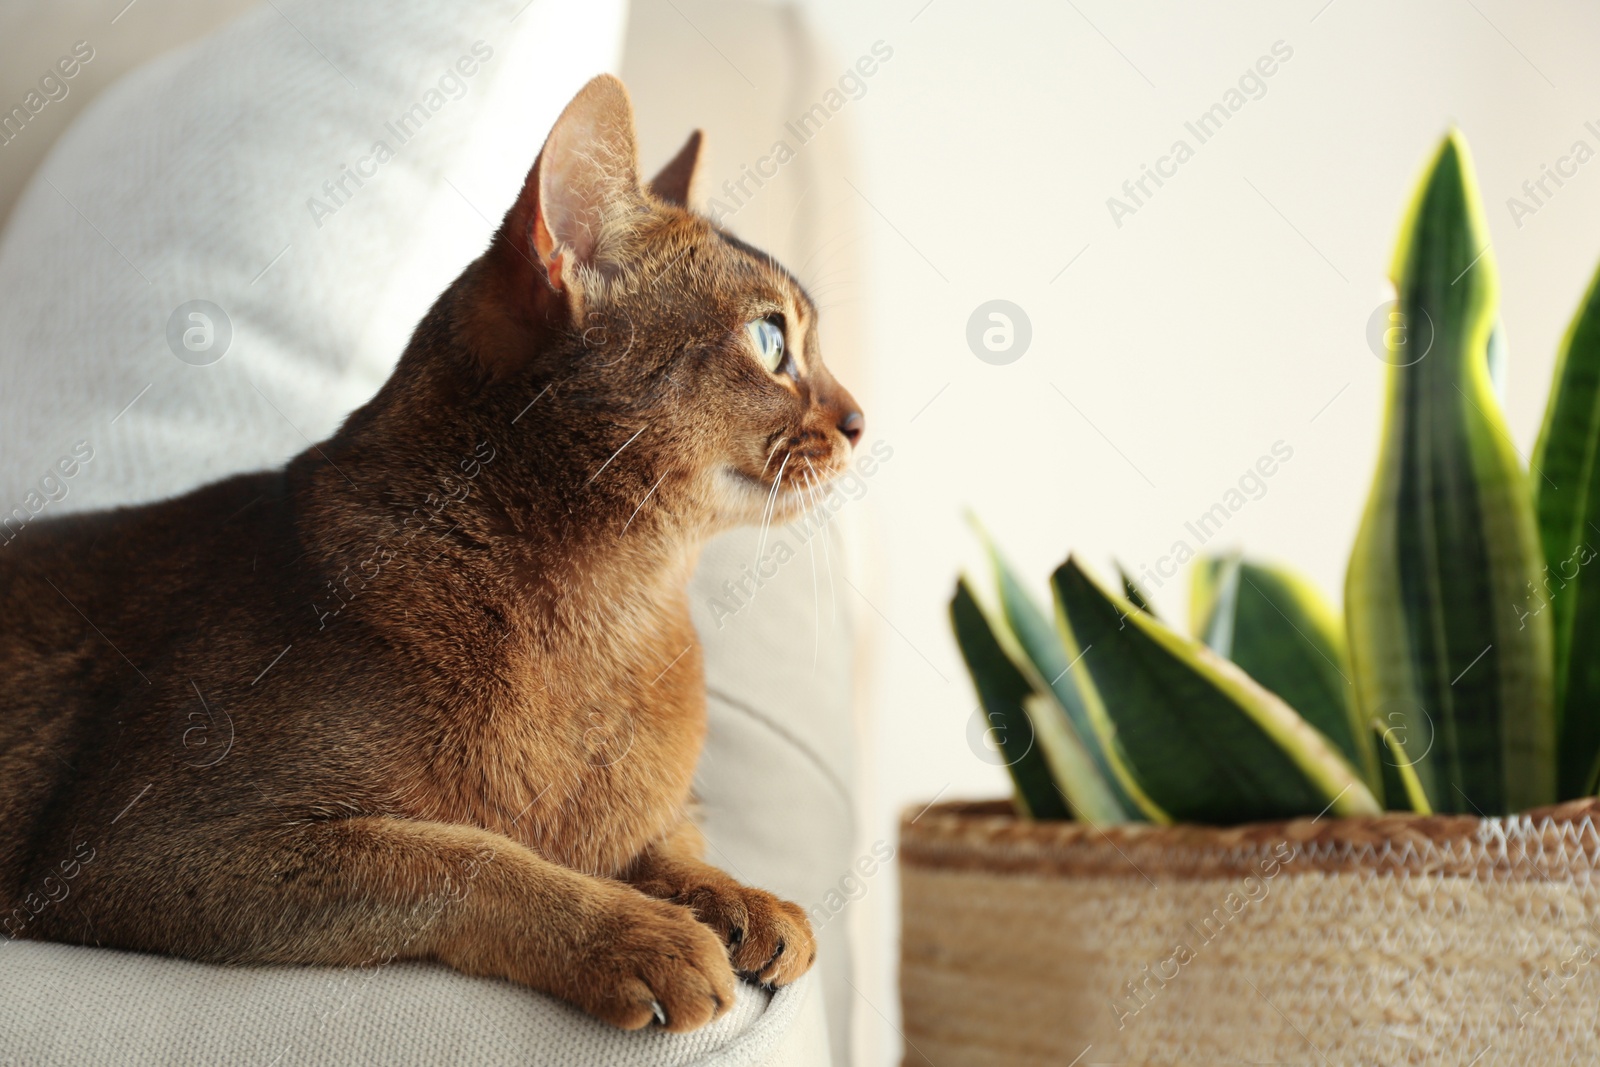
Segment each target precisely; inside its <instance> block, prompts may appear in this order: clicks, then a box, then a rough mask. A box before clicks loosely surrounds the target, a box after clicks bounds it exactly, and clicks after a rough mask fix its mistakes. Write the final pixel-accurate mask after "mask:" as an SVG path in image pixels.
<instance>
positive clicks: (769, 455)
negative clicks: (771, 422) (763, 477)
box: [761, 437, 784, 474]
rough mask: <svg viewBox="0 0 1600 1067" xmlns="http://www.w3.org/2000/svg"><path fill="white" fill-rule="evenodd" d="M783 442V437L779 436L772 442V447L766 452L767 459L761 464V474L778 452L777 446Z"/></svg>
mask: <svg viewBox="0 0 1600 1067" xmlns="http://www.w3.org/2000/svg"><path fill="white" fill-rule="evenodd" d="M783 442H784V439H783V438H782V437H779V438H778V439H777V440H776V441H774V442H772V449H771V451H769V452H768V453H767V461H766V462H765V463H763V464H762V465H761V473H762V474H765V473H767V468H768V467H770V466H772V457H773V456H776V455H777V454H778V448H779V446H781V445H782V444H783Z"/></svg>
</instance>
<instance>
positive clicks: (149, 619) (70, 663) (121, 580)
mask: <svg viewBox="0 0 1600 1067" xmlns="http://www.w3.org/2000/svg"><path fill="white" fill-rule="evenodd" d="M282 483H283V475H282V474H281V473H280V472H270V473H262V474H251V475H242V476H239V477H235V478H229V479H227V480H225V481H221V482H217V483H214V484H212V485H208V486H205V487H203V488H201V489H197V490H195V491H194V492H191V493H188V494H186V495H184V496H180V497H175V498H173V499H171V500H164V501H159V502H156V503H153V504H147V505H142V506H139V507H131V508H118V509H114V510H110V511H99V512H88V513H84V514H78V515H68V516H63V517H60V518H54V519H49V520H44V521H38V522H34V523H30V524H29V525H28V526H27V527H26V528H25V529H24V530H22V531H21V532H20V533H19V535H18V536H17V537H16V538H15V539H13V540H12V541H11V542H9V543H7V544H6V545H5V546H4V547H0V748H4V747H6V746H7V744H8V741H9V740H10V738H9V737H8V734H10V733H14V732H15V730H16V729H17V728H18V727H22V728H29V725H30V724H28V723H24V722H19V721H18V719H19V716H21V715H23V713H24V712H25V711H26V710H27V709H30V708H37V709H43V710H45V711H47V712H49V713H50V714H51V715H52V716H59V715H64V714H67V713H69V712H70V711H72V710H73V704H74V703H75V701H77V700H79V699H82V698H83V696H84V695H85V694H88V693H91V692H105V691H107V690H114V689H116V688H118V686H119V681H120V683H121V684H127V683H134V682H139V681H140V678H141V673H140V665H141V664H146V665H147V664H149V663H151V662H153V661H155V660H157V659H159V658H160V657H161V655H162V654H163V652H164V650H165V649H166V648H168V647H169V646H170V645H171V643H172V642H173V640H174V639H175V638H176V637H177V636H179V635H180V634H182V633H187V632H193V630H194V629H195V628H196V627H197V626H199V625H203V623H204V620H205V619H206V617H207V616H208V615H210V614H211V613H212V612H214V611H215V610H218V609H219V608H220V607H222V606H224V604H225V602H226V601H227V600H228V599H229V594H230V591H237V590H238V589H239V588H240V587H241V585H242V584H244V583H242V582H241V580H240V579H241V577H242V573H241V572H243V571H254V572H259V570H260V567H261V565H262V563H263V561H262V560H261V558H260V557H261V556H262V554H263V550H269V551H270V556H271V562H272V563H274V564H278V565H281V558H282V555H283V552H282V547H281V546H282V545H283V544H284V540H285V533H286V531H287V530H288V528H289V526H290V523H289V522H288V518H287V515H286V506H285V500H284V492H283V487H282Z"/></svg>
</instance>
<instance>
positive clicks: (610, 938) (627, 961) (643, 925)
mask: <svg viewBox="0 0 1600 1067" xmlns="http://www.w3.org/2000/svg"><path fill="white" fill-rule="evenodd" d="M566 985H567V987H568V988H567V990H566V991H565V993H566V995H567V997H568V999H570V1000H571V1001H573V1002H574V1003H576V1004H577V1005H578V1006H579V1007H581V1008H583V1009H584V1010H585V1011H587V1012H588V1013H589V1014H591V1015H594V1016H596V1017H597V1018H600V1019H603V1020H605V1021H606V1022H608V1023H611V1024H612V1025H613V1026H618V1027H621V1028H622V1029H624V1030H637V1029H640V1028H641V1027H644V1026H648V1025H650V1023H652V1022H655V1023H658V1024H659V1025H661V1026H662V1027H663V1028H664V1029H667V1030H673V1031H679V1032H682V1031H685V1030H697V1029H699V1028H700V1027H702V1026H704V1025H705V1024H706V1023H708V1022H710V1021H711V1020H712V1019H715V1018H717V1017H718V1016H720V1015H722V1013H723V1012H725V1011H727V1010H728V1009H729V1008H731V1007H733V998H734V986H735V982H734V976H733V970H732V968H731V967H729V965H728V955H727V952H726V951H725V949H724V948H723V946H722V944H721V943H720V942H719V941H718V939H717V936H716V934H714V933H713V932H712V931H711V930H710V929H708V928H707V927H706V926H705V925H704V924H702V923H701V922H700V921H699V920H698V919H696V918H695V916H694V914H693V913H691V912H690V911H689V909H687V908H683V907H679V906H678V905H676V904H672V903H669V902H667V901H664V900H652V899H650V898H648V897H643V896H638V895H631V896H630V898H629V899H627V900H626V901H625V903H624V906H622V907H620V908H617V909H616V910H613V911H611V913H610V914H609V915H607V916H606V918H605V920H604V923H603V926H602V929H601V930H600V931H598V932H597V933H596V935H595V936H594V937H592V939H591V941H590V944H589V945H588V946H587V949H586V951H585V952H584V955H583V958H582V959H580V960H578V961H576V963H575V965H574V967H573V969H572V971H571V973H570V974H569V976H568V981H567V983H566Z"/></svg>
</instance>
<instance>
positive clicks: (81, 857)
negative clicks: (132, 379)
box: [0, 76, 863, 1031]
mask: <svg viewBox="0 0 1600 1067" xmlns="http://www.w3.org/2000/svg"><path fill="white" fill-rule="evenodd" d="M700 145H701V137H700V134H699V132H698V131H697V132H696V133H695V134H694V135H692V136H691V137H690V138H689V141H688V143H687V144H686V145H685V146H684V147H683V149H682V150H681V151H680V152H679V153H678V155H677V156H676V157H675V158H674V159H673V160H672V161H671V162H670V163H669V164H668V165H667V166H666V168H665V169H664V170H663V171H662V172H661V173H660V174H659V175H658V176H657V177H656V178H655V179H654V180H653V181H651V182H650V183H649V185H648V186H645V185H643V184H641V181H640V179H639V177H638V165H637V149H636V146H635V140H634V128H633V113H632V108H631V104H630V102H629V100H628V97H627V93H626V90H625V89H624V88H623V86H622V83H621V82H619V81H618V80H616V79H615V78H612V77H609V76H601V77H598V78H596V79H594V80H593V81H591V82H590V83H589V84H588V85H587V86H586V87H585V88H584V89H583V90H582V91H581V92H580V93H579V94H578V95H577V96H576V97H575V98H574V99H573V100H572V102H571V103H570V104H569V105H568V106H567V108H566V109H565V111H563V113H562V114H561V117H560V118H559V119H558V121H557V122H556V124H555V126H554V127H553V129H552V130H551V132H550V134H549V137H548V139H547V141H546V142H545V145H544V147H543V149H542V151H541V152H540V153H539V156H538V157H537V159H536V160H535V162H534V165H533V168H532V170H531V171H530V173H529V175H528V178H527V180H526V182H525V184H524V187H523V188H522V190H521V192H520V194H519V196H518V198H517V201H516V203H515V204H514V205H513V206H512V208H511V209H510V211H509V213H508V214H507V215H506V217H505V220H504V222H503V223H502V225H501V226H500V228H499V229H498V231H497V232H496V234H495V236H494V238H493V240H492V241H491V243H490V245H489V247H488V249H487V251H486V252H485V253H484V254H483V255H482V256H481V257H480V258H479V259H478V260H476V261H475V262H473V263H472V264H471V265H470V266H468V267H467V269H466V270H465V271H464V272H463V273H462V274H461V276H460V277H459V278H457V279H456V281H455V282H454V283H452V284H451V286H450V287H449V288H448V289H447V290H446V291H445V292H444V294H443V295H442V296H441V297H440V298H439V299H438V301H437V302H436V303H435V304H434V306H433V307H432V309H431V310H430V311H429V312H428V313H427V315H426V316H425V317H424V318H423V319H422V321H421V323H420V324H419V325H418V327H417V329H416V331H415V333H414V335H413V337H412V339H411V341H410V343H409V344H408V346H407V347H406V349H405V352H404V353H403V355H402V356H401V357H400V360H399V362H398V365H397V366H396V368H395V371H394V373H393V375H392V376H391V377H390V378H389V379H388V381H387V382H386V383H385V384H384V385H383V387H382V388H381V389H380V390H379V391H378V393H377V394H376V395H375V396H374V397H373V399H372V400H371V401H370V402H368V403H367V404H366V405H364V406H363V407H361V408H359V409H358V410H357V411H355V412H354V413H353V414H351V415H350V416H349V418H348V419H347V420H346V421H345V423H344V424H343V426H342V427H341V428H340V429H339V430H338V432H337V433H335V434H334V435H333V436H332V437H331V438H329V439H328V440H326V441H324V442H322V443H321V444H318V445H314V446H312V447H311V448H309V449H308V450H306V451H305V452H303V453H302V454H300V455H299V456H297V457H295V458H294V459H293V460H292V461H290V462H289V464H288V465H287V467H286V468H285V469H282V470H278V471H272V472H267V473H259V474H250V475H243V476H239V477H234V478H229V479H226V480H224V481H221V482H218V483H215V484H212V485H209V486H206V487H203V488H201V489H198V490H195V491H194V492H191V493H189V494H188V495H185V496H181V497H178V498H176V499H172V500H168V501H164V502H160V503H156V504H152V505H148V506H143V507H136V508H126V509H119V510H115V511H109V512H101V513H93V514H84V515H67V516H63V517H59V518H53V519H50V520H46V521H41V522H39V523H38V524H36V525H34V526H30V527H29V529H28V530H27V531H26V533H27V536H26V537H19V538H18V539H16V540H15V541H14V542H13V543H11V544H10V545H9V546H8V547H7V548H6V549H5V550H4V551H3V552H0V679H3V683H0V684H3V688H0V925H3V928H4V930H5V932H6V934H7V935H8V936H11V937H27V938H38V939H45V940H54V941H65V942H74V943H81V944H91V945H103V946H109V947H116V948H121V949H130V950H138V951H146V952H158V953H167V954H171V955H176V956H182V957H187V958H190V959H196V960H207V961H215V962H224V963H295V964H322V965H338V966H350V965H362V964H372V963H378V962H384V961H388V960H397V959H421V960H434V961H439V962H442V963H444V964H447V965H449V966H451V967H453V968H455V969H457V970H459V971H462V972H465V973H467V974H471V975H490V976H498V977H501V978H506V979H510V980H512V981H514V982H519V983H522V984H523V985H526V986H529V987H532V988H533V989H537V990H542V991H544V992H547V993H550V994H553V995H554V996H557V997H560V998H563V999H565V1000H567V1001H569V1002H570V1003H572V1004H574V1005H576V1006H578V1007H580V1008H582V1009H583V1010H585V1011H587V1012H589V1013H591V1014H593V1015H595V1016H597V1017H598V1018H600V1019H603V1020H605V1021H607V1022H609V1023H612V1024H615V1025H616V1026H619V1027H624V1028H630V1029H631V1028H639V1027H643V1026H646V1025H650V1024H651V1023H652V1022H654V1023H655V1024H657V1025H660V1026H663V1027H665V1028H666V1029H668V1030H673V1031H686V1030H692V1029H695V1028H697V1027H699V1026H702V1025H703V1024H705V1023H706V1022H708V1021H710V1020H711V1019H713V1018H715V1017H717V1016H718V1015H720V1014H722V1013H723V1012H724V1011H726V1010H727V1009H728V1008H729V1007H730V1006H731V1004H732V1002H733V997H734V990H735V979H736V975H737V976H743V977H745V978H747V979H750V980H752V981H755V982H759V983H764V984H766V985H768V986H773V987H776V986H782V985H784V984H786V983H789V982H792V981H794V980H795V979H797V978H798V977H800V976H801V975H802V974H803V973H805V971H806V970H807V969H808V968H809V967H810V966H811V965H812V963H813V961H814V959H815V955H816V942H815V939H814V938H813V936H812V932H811V929H810V926H809V923H808V922H807V919H806V916H805V913H804V912H803V911H802V910H801V909H800V908H799V907H798V906H796V905H795V904H793V903H791V902H788V901H784V900H781V899H779V898H778V897H776V896H774V895H772V894H770V893H768V892H765V891H763V890H760V889H756V888H752V887H748V886H744V885H742V884H740V883H738V882H736V881H735V880H734V879H732V878H731V877H730V876H728V875H727V874H725V873H723V872H722V871H720V870H718V869H717V868H715V867H713V866H710V865H708V864H706V863H705V862H703V861H702V859H701V858H700V854H701V849H702V846H703V841H702V840H701V839H700V838H699V836H698V832H697V830H696V828H695V825H694V822H693V820H692V818H691V815H690V812H689V810H688V805H689V803H690V801H691V796H690V793H691V777H692V773H693V771H694V767H695V762H696V758H697V756H698V753H699V751H700V748H701V743H702V739H703V736H704V733H705V729H706V725H705V724H706V718H705V714H706V713H705V686H704V678H703V673H702V664H701V650H700V645H699V643H698V641H697V639H696V636H695V632H694V628H693V625H692V624H691V622H690V617H689V610H688V601H687V592H686V583H687V581H688V579H689V576H690V574H691V572H692V570H693V569H694V565H695V562H696V557H697V554H698V552H699V549H700V546H701V545H702V544H703V543H704V542H705V541H706V540H707V539H708V538H709V537H710V536H711V535H713V534H715V533H717V532H719V531H722V530H726V529H728V528H730V527H733V526H736V525H740V524H749V523H754V522H763V521H764V522H768V523H770V522H774V521H778V522H782V521H786V520H787V519H788V518H792V517H795V516H797V515H798V514H800V513H801V512H802V511H803V510H804V508H805V507H806V505H807V502H808V501H809V500H810V499H812V498H813V495H814V494H815V493H816V492H818V491H820V489H821V487H822V486H823V485H825V484H826V483H827V482H828V481H829V480H830V479H831V478H833V477H834V476H835V475H837V474H840V473H842V472H843V471H844V470H845V468H846V465H847V464H848V462H849V458H850V456H851V453H852V449H853V448H854V447H855V445H856V443H857V442H858V441H859V439H860V437H861V434H862V430H863V416H862V414H861V412H860V410H859V408H858V406H857V405H856V402H855V401H854V399H852V397H851V395H850V394H849V393H848V392H847V391H846V390H845V389H844V388H843V387H842V386H840V385H839V384H838V383H837V382H836V381H835V380H834V378H833V377H832V376H831V375H830V374H829V372H828V370H827V369H826V367H825V366H824V364H823V361H822V354H821V352H820V350H819V344H818V334H817V312H816V309H815V307H814V305H813V304H812V302H811V300H810V299H809V297H808V296H807V295H806V293H805V291H804V290H803V288H802V287H801V286H800V285H799V283H798V282H797V281H796V280H795V279H794V278H793V277H792V276H791V275H790V274H789V273H788V272H786V271H785V270H784V269H783V268H782V267H781V266H779V265H778V264H777V263H776V262H775V261H774V260H773V259H771V258H770V257H768V256H767V255H765V254H763V253H761V252H759V251H756V250H755V249H753V248H751V247H750V246H748V245H746V244H745V243H743V242H742V241H740V240H739V239H737V238H736V237H734V236H732V235H730V234H728V233H726V232H724V231H722V230H721V229H719V228H718V227H716V226H715V225H713V224H712V223H711V222H710V221H709V220H708V219H707V218H705V217H704V216H702V215H699V214H696V213H695V212H693V211H692V210H690V208H689V207H688V205H689V203H690V199H691V187H692V184H693V182H694V180H695V172H696V168H697V165H698V162H699V158H700Z"/></svg>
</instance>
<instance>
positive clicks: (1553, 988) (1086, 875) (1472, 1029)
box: [900, 800, 1600, 1067]
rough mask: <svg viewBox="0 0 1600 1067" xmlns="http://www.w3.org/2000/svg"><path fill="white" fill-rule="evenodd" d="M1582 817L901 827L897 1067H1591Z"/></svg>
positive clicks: (1566, 813) (1597, 959) (1596, 984)
mask: <svg viewBox="0 0 1600 1067" xmlns="http://www.w3.org/2000/svg"><path fill="white" fill-rule="evenodd" d="M913 816H915V817H913ZM1596 816H1600V802H1597V801H1594V800H1585V801H1577V802H1573V803H1570V804H1566V805H1562V806H1560V807H1556V808H1547V809H1542V810H1540V811H1537V812H1534V813H1532V814H1530V815H1528V816H1523V817H1518V818H1510V819H1478V818H1472V817H1465V816H1432V817H1420V816H1409V815H1386V816H1381V817H1376V818H1364V819H1331V818H1323V819H1301V820H1295V821H1291V822H1280V823H1258V824H1252V825H1249V826H1241V827H1230V828H1226V829H1219V828H1208V827H1195V826H1180V827H1167V828H1159V827H1150V826H1122V827H1112V828H1109V829H1107V830H1105V831H1100V830H1096V829H1094V828H1092V827H1089V826H1086V825H1083V824H1079V823H1030V822H1026V821H1023V820H1019V819H1017V818H1015V817H1013V815H1012V814H1011V809H1010V806H1009V805H1008V804H1005V803H1003V802H996V803H979V804H941V805H937V806H935V807H932V808H929V809H928V810H927V811H925V812H922V813H920V815H918V814H917V813H914V812H908V813H907V815H906V817H905V818H904V820H903V821H902V824H901V849H900V861H901V892H902V905H903V912H902V914H903V923H904V929H903V932H902V938H901V974H900V984H901V995H902V1003H903V1008H904V1023H903V1025H904V1034H905V1038H906V1059H905V1062H906V1063H907V1064H916V1065H919V1067H920V1065H923V1064H933V1065H937V1067H962V1065H967V1064H971V1065H974V1067H976V1065H983V1067H997V1065H1012V1064H1018V1065H1020V1064H1029V1065H1033V1064H1061V1065H1066V1064H1073V1063H1077V1064H1080V1065H1082V1067H1087V1065H1088V1064H1092V1063H1133V1064H1192V1063H1303V1064H1330V1065H1331V1064H1356V1063H1360V1064H1401V1063H1403V1064H1433V1063H1438V1064H1451V1065H1454V1067H1465V1065H1468V1064H1474V1065H1483V1067H1486V1065H1489V1064H1513V1063H1516V1064H1523V1063H1526V1064H1540V1065H1552V1064H1580V1063H1581V1064H1595V1063H1600V879H1597V878H1596V866H1597V864H1600V834H1597V832H1596V828H1595V825H1594V819H1595V817H1596Z"/></svg>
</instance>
